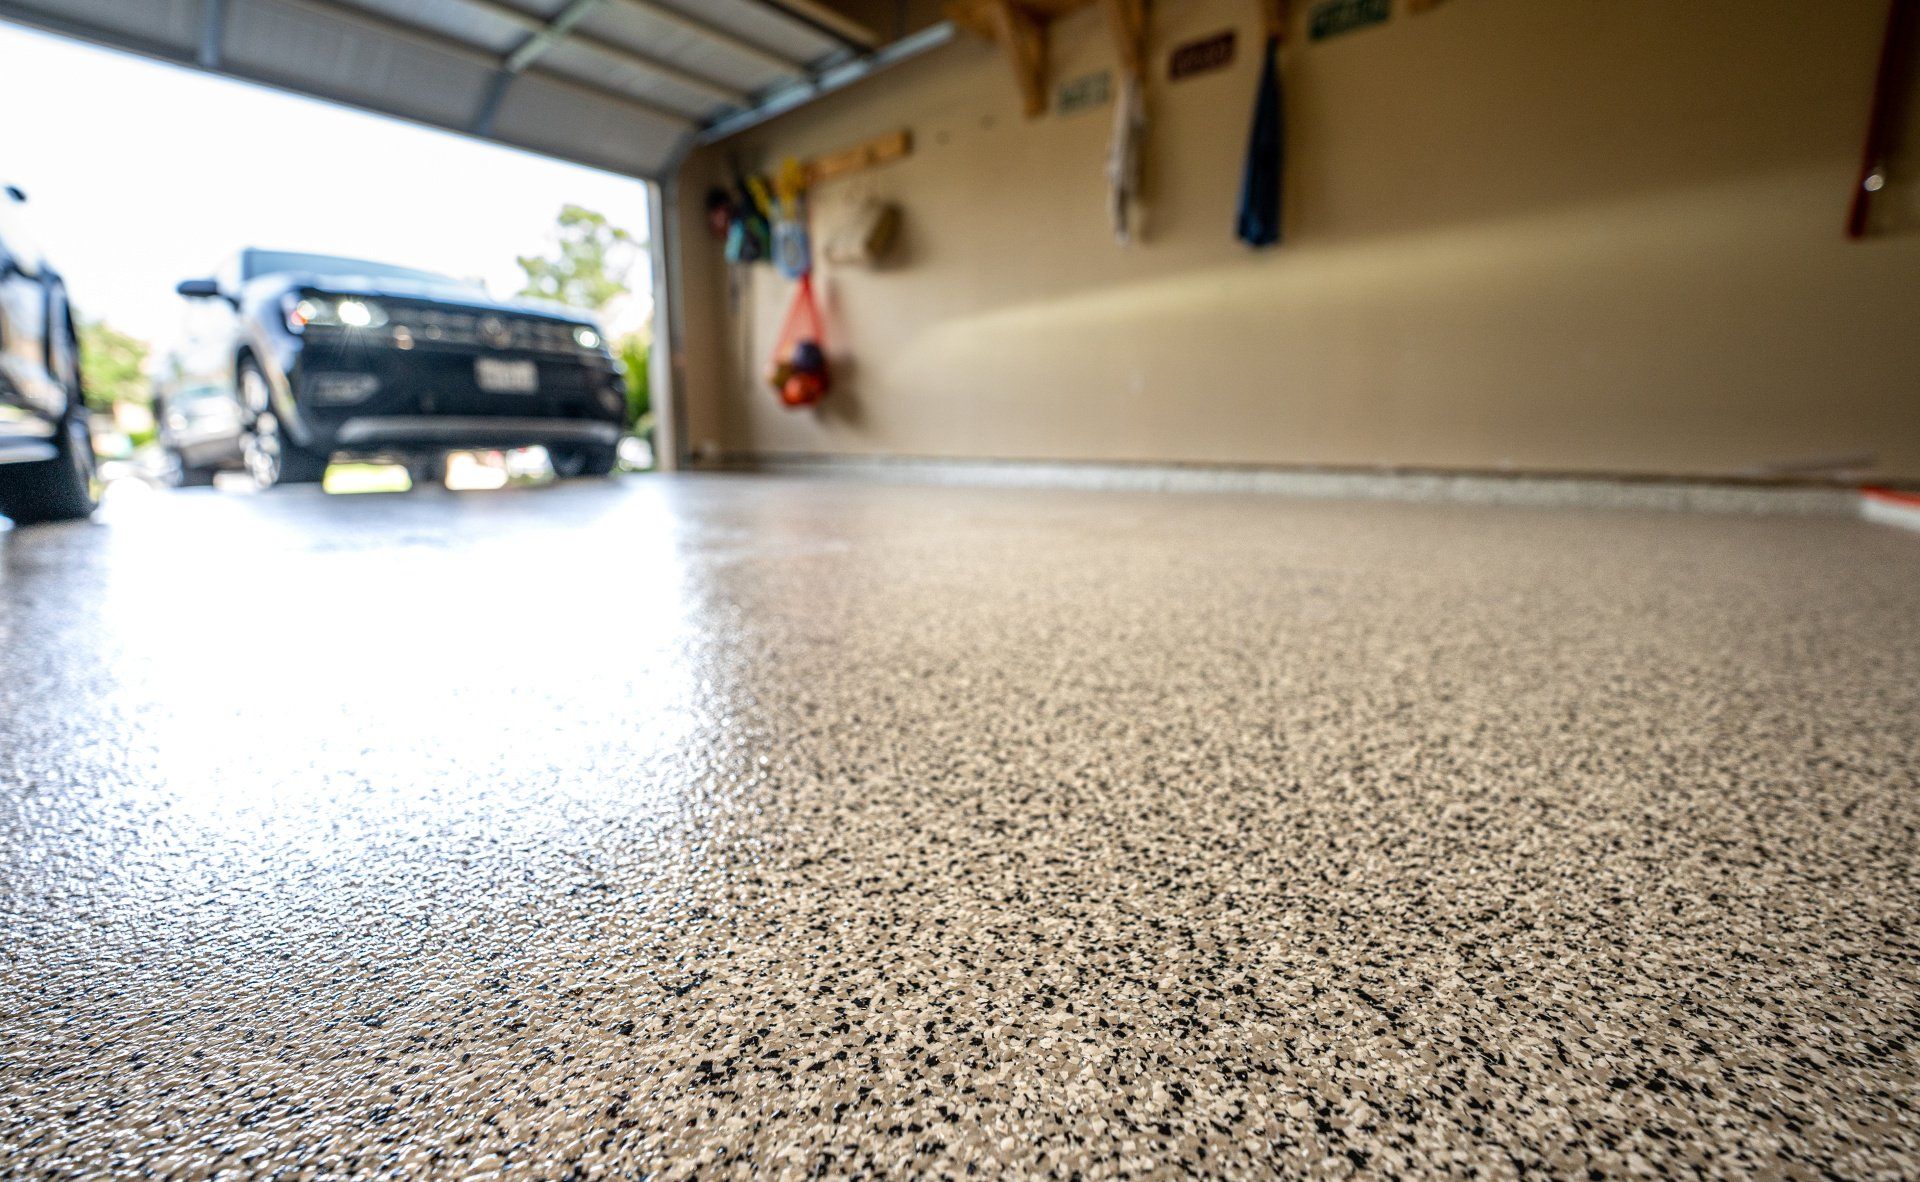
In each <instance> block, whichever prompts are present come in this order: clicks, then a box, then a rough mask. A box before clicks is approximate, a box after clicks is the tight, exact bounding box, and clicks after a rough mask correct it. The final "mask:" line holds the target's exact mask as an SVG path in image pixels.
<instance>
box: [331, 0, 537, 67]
mask: <svg viewBox="0 0 1920 1182" xmlns="http://www.w3.org/2000/svg"><path fill="white" fill-rule="evenodd" d="M340 2H341V3H342V4H344V5H346V6H348V7H357V8H363V9H366V10H367V11H368V12H372V13H376V14H378V15H380V16H384V17H387V18H389V19H391V20H396V21H399V22H400V23H401V24H406V25H417V26H419V27H420V28H423V29H431V30H433V31H434V32H436V33H438V34H440V35H441V36H443V37H451V38H452V39H454V40H455V41H464V42H467V43H468V44H471V45H474V46H476V47H479V48H482V49H485V50H487V51H489V52H491V53H494V54H498V55H501V56H504V55H506V54H508V53H511V52H512V51H513V50H514V48H515V47H517V46H518V45H519V44H520V43H521V42H522V41H525V40H526V39H527V36H528V34H527V32H526V31H525V30H523V29H522V28H521V27H520V26H518V25H516V24H514V23H513V22H512V21H510V20H503V19H501V18H500V17H499V16H496V15H494V14H493V13H490V12H488V11H487V10H486V9H484V8H478V7H475V6H474V5H472V4H468V3H466V2H465V0H340Z"/></svg>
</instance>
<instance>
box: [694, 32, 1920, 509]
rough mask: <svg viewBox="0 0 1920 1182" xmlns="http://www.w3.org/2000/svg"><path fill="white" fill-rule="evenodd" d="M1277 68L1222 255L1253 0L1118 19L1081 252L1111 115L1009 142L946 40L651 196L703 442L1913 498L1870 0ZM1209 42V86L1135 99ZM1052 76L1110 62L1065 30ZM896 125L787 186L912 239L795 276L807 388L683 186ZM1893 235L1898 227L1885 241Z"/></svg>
mask: <svg viewBox="0 0 1920 1182" xmlns="http://www.w3.org/2000/svg"><path fill="white" fill-rule="evenodd" d="M1308 7H1309V6H1308V5H1307V4H1302V3H1296V4H1295V5H1294V9H1295V14H1294V15H1295V19H1294V25H1295V29H1294V35H1293V38H1292V45H1291V46H1290V47H1289V48H1288V49H1287V51H1286V53H1285V57H1284V62H1285V66H1284V70H1285V75H1286V100H1287V129H1288V167H1287V179H1286V205H1287V213H1286V225H1287V239H1286V241H1285V242H1284V243H1283V244H1282V245H1280V246H1279V247H1276V248H1273V249H1269V250H1265V251H1260V252H1253V251H1249V250H1247V249H1245V248H1243V247H1241V246H1240V245H1239V244H1238V243H1236V242H1235V241H1234V238H1233V232H1232V231H1233V223H1234V208H1235V201H1236V197H1237V191H1238V186H1239V182H1240V172H1241V162H1242V158H1243V154H1244V152H1245V142H1246V135H1247V128H1248V121H1249V116H1250V111H1251V106H1252V99H1253V91H1254V87H1255V83H1256V79H1257V73H1258V67H1259V48H1260V32H1259V23H1258V22H1259V16H1258V8H1257V6H1256V5H1254V4H1252V3H1241V2H1233V3H1228V2H1224V0H1190V2H1187V0H1163V2H1162V3H1160V4H1159V5H1157V6H1156V10H1155V12H1154V16H1153V41H1152V46H1153V48H1152V53H1151V62H1152V71H1153V73H1152V78H1151V82H1150V90H1149V100H1148V101H1149V107H1150V119H1151V131H1150V137H1151V139H1150V147H1149V155H1148V162H1149V163H1148V177H1147V189H1148V192H1147V197H1148V208H1147V222H1146V232H1145V235H1144V238H1143V240H1142V241H1140V242H1138V243H1136V244H1135V245H1133V246H1131V247H1125V248H1123V247H1121V246H1118V245H1116V244H1115V242H1114V240H1113V237H1112V234H1111V231H1110V229H1109V227H1108V223H1107V216H1106V211H1105V201H1106V194H1105V181H1104V175H1103V169H1104V156H1105V150H1106V141H1107V137H1108V130H1109V124H1110V120H1111V116H1112V107H1111V106H1110V105H1106V106H1098V107H1096V108H1095V109H1093V110H1091V111H1086V112H1083V113H1078V114H1067V115H1062V114H1060V113H1058V112H1057V111H1050V112H1049V113H1048V114H1046V115H1045V116H1042V117H1041V118H1038V119H1034V120H1028V119H1025V118H1023V117H1022V115H1021V113H1020V110H1019V106H1018V100H1017V97H1016V93H1017V92H1016V88H1015V86H1014V84H1013V80H1012V77H1011V74H1010V71H1009V69H1008V67H1007V65H1006V63H1005V61H1004V60H1003V58H1002V57H1001V56H1000V54H999V52H998V50H997V49H996V48H995V47H993V46H991V45H988V44H984V43H980V42H976V41H974V40H972V39H970V38H964V37H963V38H962V39H961V40H960V41H958V42H956V43H954V44H952V45H950V46H947V47H945V48H943V49H940V50H936V51H934V52H933V53H931V54H929V55H927V56H926V57H923V58H920V59H917V60H916V61H913V62H911V63H909V64H907V65H904V66H901V67H897V68H896V69H894V70H892V71H889V72H886V73H883V74H879V75H876V76H875V77H873V78H871V79H869V80H867V81H865V82H863V83H861V84H859V85H857V86H855V87H852V88H850V89H848V90H846V91H843V92H841V93H839V94H837V95H834V96H831V97H829V98H827V99H825V100H823V101H821V102H819V103H816V104H814V105H812V106H810V107H807V108H804V109H802V110H800V111H798V112H796V113H793V114H791V115H788V116H786V117H783V118H781V119H779V120H776V121H774V122H772V123H769V124H766V125H763V126H762V127H760V128H756V129H754V130H752V131H749V132H747V133H745V134H743V135H741V136H738V137H736V138H734V139H732V140H729V141H726V142H723V143H720V144H717V145H713V146H711V147H708V148H704V149H701V150H700V151H698V152H696V153H695V154H694V156H693V157H692V158H691V159H690V160H689V161H688V163H687V165H686V167H685V169H684V170H683V172H682V174H681V177H680V183H679V185H678V186H677V199H678V201H679V202H680V210H681V216H680V222H679V225H680V227H681V230H682V243H681V245H682V250H683V253H682V255H681V260H682V268H683V280H684V285H685V286H684V292H683V304H682V310H683V313H684V316H685V322H684V338H683V345H684V352H683V355H682V365H683V370H682V374H681V376H682V378H683V379H684V383H685V384H684V390H685V405H686V414H687V422H686V439H687V444H688V446H689V448H691V449H692V450H693V451H694V453H695V454H696V456H701V455H704V456H732V457H742V456H756V455H758V456H772V455H784V456H790V455H818V456H919V457H956V458H958V457H968V458H998V459H1045V460H1090V461H1153V462H1183V463H1191V462H1198V463H1235V464H1272V465H1360V466H1377V465H1388V466H1417V467H1429V468H1441V469H1462V470H1501V469H1508V470H1531V471H1579V472H1611V473H1649V474H1680V475H1706V476H1717V475H1734V474H1753V473H1757V472H1763V471H1769V470H1776V471H1777V470H1782V469H1787V468H1793V467H1796V466H1807V467H1814V468H1817V467H1820V466H1822V465H1839V464H1850V463H1857V462H1858V461H1859V459H1860V458H1861V457H1868V456H1870V457H1872V460H1871V469H1870V470H1871V472H1872V473H1873V474H1874V475H1875V476H1878V477H1881V478H1901V479H1909V480H1911V479H1920V235H1916V234H1915V233H1914V232H1912V230H1911V229H1910V228H1907V225H1910V224H1911V223H1912V221H1913V220H1914V219H1913V218H1912V217H1911V216H1910V214H1911V210H1912V206H1913V204H1914V203H1913V198H1912V195H1911V190H1912V188H1913V186H1912V185H1910V184H1904V183H1903V184H1900V185H1896V186H1895V187H1894V188H1893V189H1889V190H1888V191H1887V194H1886V197H1887V200H1886V201H1885V202H1884V204H1883V206H1882V209H1883V215H1882V216H1883V221H1884V223H1885V226H1884V229H1883V232H1881V233H1879V234H1877V235H1876V236H1875V237H1873V238H1871V239H1869V240H1867V241H1864V242H1849V241H1848V240H1846V238H1845V237H1844V235H1843V233H1842V227H1843V223H1844V219H1845V215H1846V210H1847V203H1848V199H1849V196H1850V193H1851V189H1852V186H1853V182H1854V173H1855V170H1856V169H1857V167H1858V157H1859V151H1860V144H1861V139H1862V135H1863V132H1864V128H1865V123H1866V117H1867V111H1868V103H1869V95H1870V91H1871V87H1872V81H1873V77H1874V71H1875V65H1876V58H1877V55H1878V51H1879V42H1880V36H1881V32H1882V27H1883V25H1882V22H1883V20H1884V16H1885V6H1884V4H1883V3H1882V2H1881V0H1826V2H1815V0H1806V2H1791V0H1781V2H1774V3H1765V4H1743V3H1687V4H1675V3H1672V2H1671V0H1608V2H1604V3H1603V2H1599V0H1578V2H1576V0H1553V2H1550V3H1543V2H1541V0H1448V2H1447V3H1445V4H1443V5H1441V6H1440V7H1438V8H1437V9H1434V10H1432V11H1430V12H1427V13H1422V14H1413V13H1410V12H1408V11H1406V6H1405V4H1404V3H1396V4H1395V6H1394V9H1395V11H1394V14H1393V17H1392V19H1391V20H1390V21H1389V22H1387V23H1386V24H1385V25H1382V26H1377V27H1374V28H1371V29H1366V30H1361V31H1357V32H1353V33H1349V34H1346V35H1344V36H1340V37H1337V38H1333V39H1329V40H1325V41H1321V42H1310V41H1309V40H1308V38H1307V36H1306V20H1307V15H1308V14H1307V9H1308ZM1226 29H1233V30H1234V31H1235V32H1236V34H1237V52H1236V54H1235V57H1234V61H1233V63H1232V65H1231V66H1230V67H1229V68H1227V69H1224V70H1220V71H1216V72H1213V73H1208V74H1203V75H1201V76H1198V77H1194V78H1190V79H1188V80H1184V81H1180V82H1169V81H1168V78H1167V58H1168V53H1169V51H1170V50H1171V49H1172V47H1174V46H1176V45H1178V44H1180V43H1182V42H1186V41H1190V40H1194V39H1197V38H1202V37H1206V36H1208V35H1211V34H1214V33H1217V32H1220V31H1223V30H1226ZM1052 52H1053V68H1052V71H1051V78H1052V80H1053V83H1054V84H1055V86H1056V87H1057V86H1058V84H1060V83H1061V82H1065V81H1068V80H1072V79H1075V78H1079V77H1082V76H1085V75H1087V74H1091V73H1096V72H1099V71H1102V70H1108V69H1111V68H1112V67H1113V62H1114V54H1113V49H1112V43H1111V41H1110V39H1109V38H1108V35H1107V30H1106V27H1105V25H1104V23H1103V21H1102V17H1101V14H1100V12H1099V10H1098V9H1088V10H1084V11H1083V12H1081V13H1079V14H1076V15H1075V16H1072V17H1069V18H1067V19H1065V20H1063V21H1061V22H1059V23H1057V24H1056V25H1055V26H1054V28H1053V33H1052ZM899 128H908V129H910V130H911V132H912V134H913V138H914V150H913V154H912V155H911V157H910V158H908V159H906V160H904V161H900V162H897V163H893V164H889V165H885V166H882V167H878V168H874V169H872V170H869V171H866V172H862V173H860V174H858V175H856V176H851V177H847V178H844V179H840V180H835V181H832V182H829V183H827V184H825V185H823V186H822V187H821V188H819V189H818V190H817V191H816V193H815V201H814V211H813V230H814V234H815V237H816V239H817V240H821V241H825V240H828V239H831V238H832V237H833V236H834V235H835V233H836V232H837V231H838V230H839V229H840V228H841V227H842V226H844V224H845V222H846V219H847V217H848V216H849V214H850V212H851V211H852V210H853V209H855V208H856V207H857V205H858V203H859V202H860V201H861V200H862V199H865V198H877V199H881V200H886V201H893V202H898V203H899V204H900V206H901V207H902V209H903V211H904V214H905V225H904V238H903V240H902V243H901V248H900V251H899V254H898V257H897V258H895V259H893V260H892V261H891V262H889V263H888V265H886V266H885V267H883V268H881V269H877V270H866V269H858V268H853V267H845V266H838V267H836V266H834V265H832V264H828V263H824V262H823V263H822V264H821V266H820V275H821V283H822V287H823V291H824V294H825V296H826V299H827V306H828V315H829V321H830V329H829V331H830V335H831V340H830V352H831V354H832V357H833V362H834V365H835V366H836V372H835V379H834V380H835V387H834V390H833V393H832V394H831V396H830V397H829V398H828V400H827V401H826V402H825V404H824V405H822V406H821V407H819V408H817V409H814V410H810V411H803V412H794V411H788V410H785V409H782V408H781V407H780V406H779V405H778V403H777V402H776V400H775V399H774V397H773V395H772V394H771V393H770V392H769V391H768V390H767V388H766V387H765V385H764V384H763V382H762V380H761V374H762V371H763V370H764V368H765V366H766V362H767V357H768V354H769V352H770V350H771V349H772V346H773V338H774V335H775V333H776V332H777V330H778V327H779V323H780V319H781V315H782V312H783V311H784V307H785V304H786V301H787V299H788V297H789V294H790V292H791V286H792V285H791V284H789V283H788V282H787V281H785V280H783V279H781V278H779V277H778V276H777V275H776V274H775V273H774V272H773V271H772V270H771V269H770V268H767V267H752V268H745V269H741V270H740V271H739V272H737V273H735V274H732V275H729V273H728V270H727V267H726V265H725V263H724V261H723V260H722V257H721V252H720V247H719V245H718V244H717V243H716V242H714V241H713V240H712V239H711V238H709V237H708V236H707V234H706V232H705V228H704V223H705V219H704V215H703V213H702V210H701V199H702V196H703V194H704V192H705V190H706V188H707V186H708V184H709V183H711V182H713V181H715V180H718V179H723V178H725V177H726V176H727V175H728V173H729V170H730V167H731V165H730V162H731V161H734V160H738V161H740V162H742V163H744V164H745V165H746V166H748V167H751V168H759V169H767V170H771V169H772V168H773V167H774V166H775V165H776V164H777V163H778V161H779V159H780V157H782V156H785V155H795V156H800V157H803V158H805V157H811V156H814V155H817V154H822V153H826V152H831V151H834V150H837V149H841V148H846V147H848V146H851V145H853V144H856V143H859V142H861V141H863V140H866V139H868V138H871V137H873V136H876V135H880V134H883V133H886V132H889V131H893V130H896V129H899ZM1903 223H1905V224H1903Z"/></svg>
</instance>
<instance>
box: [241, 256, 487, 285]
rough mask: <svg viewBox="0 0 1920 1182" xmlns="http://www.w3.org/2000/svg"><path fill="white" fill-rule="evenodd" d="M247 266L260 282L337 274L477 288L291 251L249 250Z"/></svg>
mask: <svg viewBox="0 0 1920 1182" xmlns="http://www.w3.org/2000/svg"><path fill="white" fill-rule="evenodd" d="M245 266H246V278H248V279H258V278H259V277H260V276H262V275H278V274H282V273H293V274H300V275H334V276H344V277H352V278H355V279H411V280H414V281H415V282H418V283H453V284H458V285H459V286H461V287H472V286H474V284H472V283H466V282H462V281H461V280H458V279H454V278H452V277H451V276H448V275H436V274H435V273H434V272H432V271H420V270H416V269H415V268H413V267H396V266H394V265H393V264H391V263H376V262H372V261H370V260H368V259H349V258H342V257H340V256H339V255H331V254H301V253H299V252H297V251H290V250H250V251H248V252H247V257H246V264H245Z"/></svg>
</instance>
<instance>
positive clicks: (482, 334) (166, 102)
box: [0, 25, 655, 500]
mask: <svg viewBox="0 0 1920 1182" xmlns="http://www.w3.org/2000/svg"><path fill="white" fill-rule="evenodd" d="M0 59H4V60H5V61H6V62H8V68H7V69H6V70H5V71H4V72H0V102H4V103H5V104H6V108H7V109H8V110H11V111H31V110H36V109H38V110H43V111H46V112H49V113H57V117H48V118H39V119H21V120H18V121H17V122H16V125H15V128H14V131H13V133H12V134H11V135H10V137H9V140H10V142H9V145H8V148H7V151H6V155H5V158H4V159H0V174H4V179H5V180H6V181H7V182H8V183H9V184H10V185H12V186H13V187H14V189H15V190H16V193H15V194H13V195H10V197H9V199H8V200H9V202H10V207H11V211H12V215H13V216H12V217H11V218H10V219H9V223H8V224H9V228H10V230H12V236H13V237H14V238H15V240H16V241H15V242H9V243H8V244H7V246H8V248H9V249H10V250H12V251H15V252H17V253H21V254H23V255H24V254H26V253H28V252H31V253H33V254H34V255H36V256H37V257H38V258H39V259H41V260H42V264H43V269H44V272H45V274H44V276H43V277H42V278H41V280H40V282H41V283H42V285H43V286H46V287H50V288H54V289H57V290H58V292H59V293H60V295H61V297H62V298H63V299H64V301H65V303H66V304H67V305H69V306H70V307H71V309H72V320H73V329H74V333H73V335H74V337H75V338H76V340H75V344H76V346H77V353H78V360H79V362H80V367H79V369H80V372H81V373H82V374H83V375H84V385H85V398H86V402H87V404H88V407H89V409H90V411H91V414H90V416H89V424H90V427H91V435H92V437H93V446H94V451H95V452H96V453H97V456H98V468H97V471H98V475H99V477H100V478H101V483H102V485H103V486H104V488H103V491H104V493H105V495H106V496H107V497H108V499H109V500H111V499H113V498H115V497H119V496H122V495H134V494H136V493H138V492H144V491H152V490H156V489H159V488H163V487H168V486H183V485H184V486H195V485H214V486H216V487H221V488H226V489H229V490H233V489H240V488H248V487H259V486H264V485H273V484H297V483H303V482H308V481H311V482H315V483H319V482H320V481H322V480H324V482H325V484H324V487H326V488H328V489H329V490H331V491H338V492H345V491H400V490H405V489H407V488H409V487H410V486H411V487H418V486H420V485H422V484H436V485H437V484H446V485H448V486H449V487H452V488H456V489H460V488H464V489H483V488H491V487H502V486H510V485H511V486H517V485H522V484H528V483H544V482H547V481H550V480H551V479H554V478H555V477H556V476H557V477H574V476H591V475H599V474H604V473H607V472H611V471H616V470H633V469H644V468H647V467H650V466H651V465H652V450H651V444H652V438H651V437H652V433H653V430H654V426H655V415H654V410H653V407H652V405H651V382H650V377H651V365H650V353H651V348H652V339H653V325H654V319H655V314H654V307H653V301H654V290H653V267H652V264H651V261H650V258H649V251H650V249H651V244H652V240H653V238H654V237H655V235H654V233H653V227H652V224H651V210H650V206H651V204H652V194H651V193H650V185H649V182H646V181H643V180H641V179H638V178H636V177H632V176H621V175H616V174H614V173H610V172H608V171H606V170H605V169H604V168H597V167H589V166H586V165H583V164H579V163H573V162H567V161H561V160H556V159H553V158H551V157H547V156H542V155H537V154H534V153H532V152H529V151H524V150H519V149H515V148H510V147H506V146H503V145H501V144H498V143H488V142H484V141H482V140H480V139H477V138H475V137H472V136H460V135H453V134H448V133H447V132H445V131H442V130H439V129H435V128H430V127H424V126H421V125H420V124H419V123H418V122H406V121H401V120H397V119H393V118H388V117H383V116H379V115H374V114H369V113H365V112H361V111H355V110H350V109H347V108H345V107H342V106H340V105H337V104H333V103H328V102H322V101H317V100H315V99H312V98H308V97H304V96H301V95H296V94H288V93H284V92H279V91H275V90H272V89H268V88H266V87H262V86H256V85H252V84H249V83H245V82H239V81H234V80H230V79H226V78H220V77H214V76H211V75H209V74H207V73H204V72H194V71H189V70H184V69H180V68H178V67H176V66H172V65H168V64H164V63H160V62H154V61H148V60H142V59H141V58H139V57H136V56H132V55H129V54H125V53H118V52H113V51H111V50H106V49H101V48H96V47H94V46H90V45H85V44H81V43H78V42H75V41H73V40H70V39H66V38H61V37H56V36H50V35H48V34H46V33H43V32H38V31H34V30H29V29H25V28H21V27H18V26H14V25H0ZM129 96H138V97H137V101H130V99H129ZM29 230H30V233H29ZM29 240H30V241H29ZM25 335H27V334H22V333H15V334H13V336H14V337H15V338H22V337H24V336H25ZM47 352H48V354H49V356H52V355H54V354H57V352H58V350H57V349H52V348H50V349H48V350H47ZM329 461H331V466H330V467H329Z"/></svg>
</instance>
